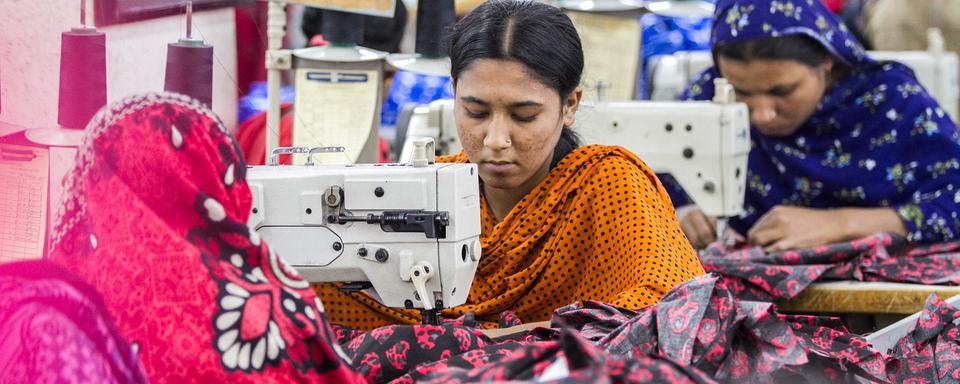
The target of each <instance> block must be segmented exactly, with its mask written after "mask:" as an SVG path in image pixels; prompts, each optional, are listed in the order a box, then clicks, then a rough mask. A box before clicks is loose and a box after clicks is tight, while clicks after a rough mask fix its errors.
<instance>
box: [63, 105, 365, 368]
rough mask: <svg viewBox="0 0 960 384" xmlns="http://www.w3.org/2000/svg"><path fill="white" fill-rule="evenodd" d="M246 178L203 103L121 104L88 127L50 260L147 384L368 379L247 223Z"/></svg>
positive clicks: (312, 298)
mask: <svg viewBox="0 0 960 384" xmlns="http://www.w3.org/2000/svg"><path fill="white" fill-rule="evenodd" d="M245 172H246V164H245V163H244V160H243V157H242V155H241V153H240V151H239V149H238V147H237V145H236V143H235V142H234V140H233V138H231V137H230V136H229V135H228V134H227V133H226V132H225V130H224V127H223V125H222V124H221V123H220V121H219V120H218V119H217V118H216V117H215V116H214V115H213V113H212V112H210V111H209V110H208V109H206V108H205V107H203V106H201V105H200V104H199V103H197V102H195V101H193V100H191V99H188V98H185V97H183V96H179V95H173V94H148V95H144V96H138V97H132V98H127V99H125V100H123V101H121V102H119V103H116V104H114V105H113V106H111V107H108V108H105V109H104V110H102V111H101V112H100V113H98V114H97V115H96V116H95V117H94V118H93V120H92V121H91V123H90V125H89V126H88V127H87V136H86V138H85V140H84V143H83V144H82V146H81V148H80V152H79V154H78V157H77V166H76V168H75V169H74V170H73V172H72V174H70V175H69V176H68V179H67V182H66V184H67V185H66V188H67V192H66V196H65V200H64V202H63V204H64V206H63V207H62V208H63V209H62V212H63V214H62V215H61V217H59V218H58V219H57V225H56V229H55V231H54V234H53V247H52V248H53V253H52V256H51V259H52V260H54V261H55V262H57V263H60V264H61V265H63V266H66V267H67V268H68V269H70V270H71V271H73V272H75V273H76V274H78V275H79V276H80V277H82V278H83V279H85V280H86V281H88V282H90V283H91V284H92V285H93V286H94V287H95V288H96V289H97V290H98V291H99V292H100V293H101V294H103V296H104V299H105V302H106V305H107V308H108V310H109V311H110V313H111V315H112V316H113V318H114V319H115V320H116V323H117V326H118V328H119V330H120V332H121V333H122V334H123V336H124V338H125V339H127V340H129V341H130V342H131V343H133V344H135V345H136V346H137V347H138V348H139V354H140V356H139V357H140V360H141V362H142V364H143V366H144V368H145V370H146V372H147V374H148V376H149V377H150V379H151V380H152V381H157V382H183V381H196V382H258V383H263V382H290V381H308V382H337V383H349V382H356V381H361V379H360V378H359V376H358V375H357V374H356V373H355V372H353V371H352V370H351V369H350V368H349V365H348V364H347V362H346V360H345V357H343V356H344V354H343V353H342V351H340V349H339V347H338V346H335V345H334V343H332V342H331V340H332V337H331V331H330V328H329V327H328V325H327V322H326V315H325V314H324V311H323V306H322V305H321V303H320V301H319V300H318V299H317V297H316V295H315V294H314V293H313V291H312V290H311V289H310V286H309V285H308V284H307V283H306V282H305V281H303V280H302V279H301V278H300V277H299V276H298V275H297V274H296V272H295V271H293V270H292V269H290V268H288V267H287V266H286V265H285V264H284V263H283V262H282V261H281V260H280V259H279V258H278V257H277V255H276V254H275V253H272V252H270V251H269V248H268V247H267V245H266V244H265V243H264V242H262V241H261V240H260V238H259V236H257V233H256V232H253V231H251V230H250V229H249V228H248V227H247V225H246V224H245V223H246V222H247V217H248V215H249V214H250V207H251V195H250V189H249V187H248V186H247V183H246V180H245Z"/></svg>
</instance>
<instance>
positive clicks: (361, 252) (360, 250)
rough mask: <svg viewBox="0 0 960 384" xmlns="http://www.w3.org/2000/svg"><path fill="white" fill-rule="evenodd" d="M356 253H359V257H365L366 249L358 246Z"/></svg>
mask: <svg viewBox="0 0 960 384" xmlns="http://www.w3.org/2000/svg"><path fill="white" fill-rule="evenodd" d="M357 254H358V255H360V257H367V249H366V248H360V249H358V250H357Z"/></svg>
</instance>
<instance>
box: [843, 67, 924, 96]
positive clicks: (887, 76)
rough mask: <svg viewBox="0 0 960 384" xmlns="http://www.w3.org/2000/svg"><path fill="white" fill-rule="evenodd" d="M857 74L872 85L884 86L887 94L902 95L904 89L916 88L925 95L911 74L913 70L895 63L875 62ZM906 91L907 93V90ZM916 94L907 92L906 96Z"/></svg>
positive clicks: (915, 77)
mask: <svg viewBox="0 0 960 384" xmlns="http://www.w3.org/2000/svg"><path fill="white" fill-rule="evenodd" d="M858 72H859V73H858V74H859V75H860V76H864V77H866V78H867V80H869V81H870V82H872V83H876V84H883V85H886V86H887V91H888V92H898V93H903V92H905V89H904V87H916V88H919V89H920V90H922V91H923V93H924V94H926V90H925V89H923V87H921V86H920V81H919V80H917V75H916V74H915V73H914V72H913V69H911V68H910V67H908V66H906V65H905V64H903V63H900V62H897V61H882V62H877V63H875V64H872V65H869V66H867V67H865V68H863V69H861V70H860V71H858ZM858 74H855V75H858ZM906 91H909V89H907V90H906ZM917 93H918V92H908V94H917Z"/></svg>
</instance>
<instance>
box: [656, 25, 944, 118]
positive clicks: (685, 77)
mask: <svg viewBox="0 0 960 384" xmlns="http://www.w3.org/2000/svg"><path fill="white" fill-rule="evenodd" d="M928 45H929V48H928V49H927V50H926V51H902V52H899V51H870V52H868V54H869V55H870V57H872V58H874V59H876V60H879V61H898V62H900V63H903V64H905V65H906V66H908V67H910V69H913V71H914V73H915V74H916V76H917V80H919V82H920V85H923V87H924V88H926V89H927V91H928V92H930V95H931V96H933V98H934V99H936V100H937V102H939V103H940V107H941V108H943V110H944V111H945V112H947V114H949V115H950V117H952V118H954V119H956V118H957V117H958V114H957V113H958V105H960V88H958V84H960V69H958V68H960V67H958V59H957V53H955V52H944V43H943V36H942V35H941V34H940V33H939V31H938V30H931V31H929V32H928ZM711 65H713V57H712V56H711V53H710V52H709V51H691V52H677V53H674V54H672V55H661V56H654V57H652V58H650V61H649V63H648V65H647V68H646V71H647V78H648V79H649V82H648V85H647V86H648V91H649V95H650V99H651V100H664V101H667V100H676V99H677V97H678V96H680V93H682V92H683V90H684V89H686V87H687V86H688V85H689V84H690V82H691V81H692V80H693V79H694V78H695V77H696V76H697V75H698V74H699V73H700V72H702V71H703V70H705V69H707V68H708V67H710V66H711Z"/></svg>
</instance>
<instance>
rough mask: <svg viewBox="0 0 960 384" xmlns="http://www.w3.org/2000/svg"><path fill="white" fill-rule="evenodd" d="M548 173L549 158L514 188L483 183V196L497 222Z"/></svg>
mask: <svg viewBox="0 0 960 384" xmlns="http://www.w3.org/2000/svg"><path fill="white" fill-rule="evenodd" d="M548 173H550V159H547V162H545V163H544V165H543V166H542V167H540V170H538V171H537V172H536V173H534V174H533V176H531V177H530V178H529V179H527V181H526V182H524V183H523V184H521V185H520V186H518V187H516V188H510V189H504V188H495V187H491V186H490V185H489V184H487V183H484V184H483V197H484V198H486V200H487V206H489V207H490V210H491V211H492V212H493V216H494V218H495V219H496V221H497V222H498V223H499V222H501V221H503V219H505V218H506V217H507V215H508V214H510V211H511V210H513V207H515V206H516V205H517V203H519V202H520V200H523V197H524V196H526V195H527V194H528V193H530V191H532V190H533V189H534V188H536V187H537V185H539V184H540V182H541V181H543V179H545V178H546V177H547V174H548Z"/></svg>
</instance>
